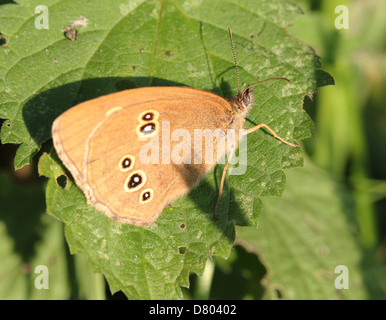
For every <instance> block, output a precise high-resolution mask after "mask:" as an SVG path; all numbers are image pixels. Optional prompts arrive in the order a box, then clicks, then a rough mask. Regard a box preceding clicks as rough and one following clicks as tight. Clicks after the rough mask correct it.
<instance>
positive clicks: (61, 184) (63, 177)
mask: <svg viewBox="0 0 386 320" xmlns="http://www.w3.org/2000/svg"><path fill="white" fill-rule="evenodd" d="M56 184H57V185H58V186H59V187H61V188H62V189H65V188H66V185H67V176H66V175H64V174H62V175H60V176H59V177H57V178H56Z"/></svg>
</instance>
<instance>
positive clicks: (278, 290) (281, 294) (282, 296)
mask: <svg viewBox="0 0 386 320" xmlns="http://www.w3.org/2000/svg"><path fill="white" fill-rule="evenodd" d="M275 293H276V297H277V298H278V299H283V298H284V295H283V293H282V292H281V290H280V289H279V288H277V287H276V288H275Z"/></svg>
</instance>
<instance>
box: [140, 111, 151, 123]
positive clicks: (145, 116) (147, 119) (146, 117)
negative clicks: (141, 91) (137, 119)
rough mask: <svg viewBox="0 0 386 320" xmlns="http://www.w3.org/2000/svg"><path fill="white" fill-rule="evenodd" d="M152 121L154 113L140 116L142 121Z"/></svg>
mask: <svg viewBox="0 0 386 320" xmlns="http://www.w3.org/2000/svg"><path fill="white" fill-rule="evenodd" d="M153 119H154V113H153V112H148V113H145V114H144V115H143V116H142V120H143V121H150V120H153Z"/></svg>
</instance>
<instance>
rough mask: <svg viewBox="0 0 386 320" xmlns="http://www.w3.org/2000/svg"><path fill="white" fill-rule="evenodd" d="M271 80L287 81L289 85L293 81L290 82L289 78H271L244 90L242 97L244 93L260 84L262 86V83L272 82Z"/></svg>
mask: <svg viewBox="0 0 386 320" xmlns="http://www.w3.org/2000/svg"><path fill="white" fill-rule="evenodd" d="M271 80H284V81H287V82H288V83H291V81H290V80H288V79H287V78H270V79H266V80H263V81H259V82H256V83H253V84H250V85H249V86H248V87H246V88H245V89H244V90H243V92H242V93H241V96H243V95H244V93H245V92H246V91H247V90H248V89H250V88H252V87H254V86H257V85H259V84H261V83H264V82H268V81H271Z"/></svg>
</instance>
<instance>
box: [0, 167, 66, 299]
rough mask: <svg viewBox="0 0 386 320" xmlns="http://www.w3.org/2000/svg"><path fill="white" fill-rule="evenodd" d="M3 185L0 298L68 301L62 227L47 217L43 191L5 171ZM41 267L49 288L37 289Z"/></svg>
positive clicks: (1, 174)
mask: <svg viewBox="0 0 386 320" xmlns="http://www.w3.org/2000/svg"><path fill="white" fill-rule="evenodd" d="M0 185H1V189H0V203H1V210H0V243H1V246H0V261H1V263H0V299H2V300H3V299H68V298H69V297H70V286H69V279H68V273H67V263H66V247H65V246H66V244H65V242H64V239H63V236H62V233H63V226H62V224H61V223H60V222H59V221H56V220H55V219H52V218H51V217H49V216H47V215H45V214H44V191H43V188H42V187H41V186H40V187H36V185H32V186H22V185H18V184H16V183H15V182H14V181H12V179H11V177H10V176H9V175H8V174H6V173H5V172H2V171H0ZM41 265H44V266H46V267H47V268H48V289H37V288H36V286H35V280H36V278H37V277H38V276H39V275H41V272H38V273H35V268H36V267H38V266H41ZM38 282H39V283H40V281H38Z"/></svg>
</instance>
